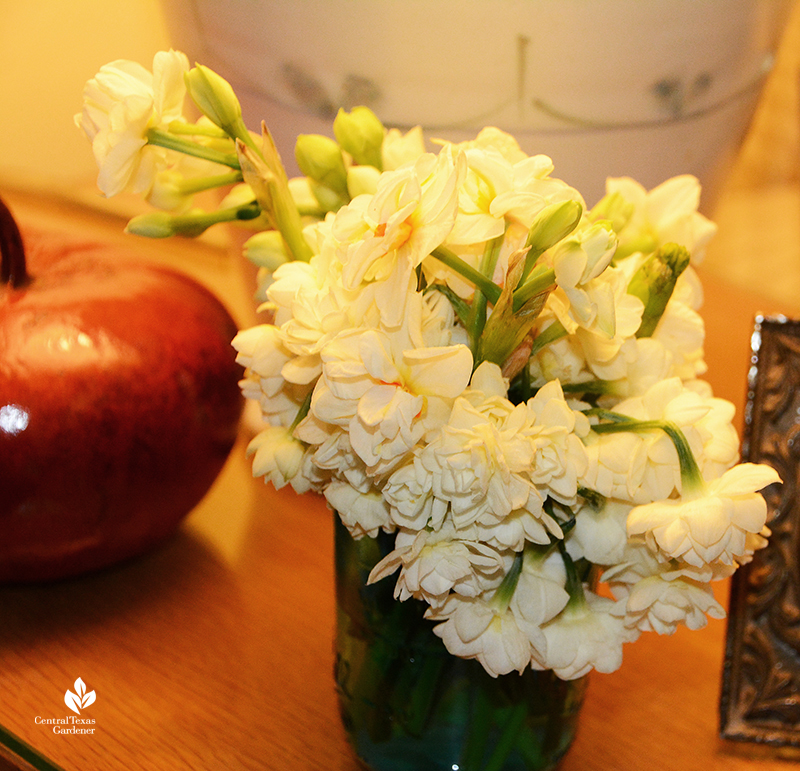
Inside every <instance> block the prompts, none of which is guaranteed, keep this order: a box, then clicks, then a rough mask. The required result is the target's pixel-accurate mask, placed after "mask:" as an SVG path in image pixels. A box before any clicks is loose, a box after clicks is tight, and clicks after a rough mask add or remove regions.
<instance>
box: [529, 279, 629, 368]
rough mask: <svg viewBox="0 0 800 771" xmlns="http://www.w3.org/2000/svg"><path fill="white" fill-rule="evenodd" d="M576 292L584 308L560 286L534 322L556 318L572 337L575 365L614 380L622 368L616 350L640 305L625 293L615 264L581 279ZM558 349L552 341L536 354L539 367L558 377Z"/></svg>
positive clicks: (624, 281)
mask: <svg viewBox="0 0 800 771" xmlns="http://www.w3.org/2000/svg"><path fill="white" fill-rule="evenodd" d="M581 293H582V294H581V297H582V298H583V299H582V300H581V302H582V308H583V310H582V314H581V315H576V314H575V313H573V307H572V305H571V303H570V300H569V298H568V296H567V295H566V293H565V292H564V291H563V290H561V289H556V290H555V291H554V292H551V294H550V295H549V297H548V298H547V303H546V305H545V309H544V311H543V312H542V315H541V320H540V321H539V327H540V329H541V330H546V329H547V327H548V326H549V325H550V323H551V322H552V321H555V320H557V321H559V322H560V323H561V324H562V326H563V327H564V329H566V331H567V332H568V333H569V334H570V336H571V337H570V338H568V346H570V347H572V349H573V352H572V354H571V355H572V356H575V357H577V362H578V367H579V368H580V369H585V370H587V371H588V372H590V373H591V376H592V378H596V379H600V380H618V379H620V378H622V377H623V376H624V375H625V371H626V362H625V360H624V358H621V357H620V350H621V348H622V346H623V344H624V343H625V341H626V340H628V339H630V338H631V337H633V336H634V335H635V334H636V331H637V330H638V329H639V326H640V324H641V321H642V313H643V312H644V305H643V304H642V301H641V300H640V299H639V298H638V297H634V295H632V294H628V278H627V276H626V274H625V273H624V272H623V271H621V270H619V269H617V268H614V267H608V268H606V269H605V270H604V271H603V272H602V273H601V274H600V275H599V276H597V277H596V278H594V279H590V280H589V281H588V282H586V283H585V284H584V285H583V286H582V287H581ZM576 297H577V295H576ZM584 317H585V321H584ZM562 348H563V346H562V347H560V348H557V347H556V346H553V345H551V346H548V347H547V348H545V349H544V350H543V351H541V352H540V353H539V355H538V357H537V358H538V359H539V367H540V368H541V370H542V372H543V373H544V375H545V377H546V379H553V378H554V377H559V371H560V370H561V369H562V368H563V366H564V365H563V364H561V362H560V361H559V358H558V357H559V351H560V350H561V349H562ZM568 355H569V354H568ZM572 366H573V367H574V366H575V365H574V364H573V365H572Z"/></svg>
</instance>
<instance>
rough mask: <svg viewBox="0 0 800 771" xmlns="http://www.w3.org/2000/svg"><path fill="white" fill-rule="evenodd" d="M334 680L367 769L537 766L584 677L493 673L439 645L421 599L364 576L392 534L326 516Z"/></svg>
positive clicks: (493, 770) (553, 758)
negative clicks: (397, 595)
mask: <svg viewBox="0 0 800 771" xmlns="http://www.w3.org/2000/svg"><path fill="white" fill-rule="evenodd" d="M335 540H336V599H337V631H336V665H335V675H336V686H337V691H338V694H339V703H340V709H341V713H342V720H343V723H344V727H345V731H346V732H347V735H348V738H349V740H350V743H351V744H352V746H353V748H354V750H355V752H356V755H357V756H358V758H359V760H360V761H361V763H362V764H363V765H364V767H365V768H368V769H372V770H373V771H419V770H420V769H425V771H512V770H513V771H544V770H545V769H552V768H555V767H556V765H557V764H558V762H559V760H560V759H561V758H562V756H563V755H564V753H565V752H566V751H567V749H568V748H569V746H570V744H571V743H572V740H573V738H574V735H575V730H576V727H577V721H578V713H579V710H580V707H581V704H582V701H583V696H584V693H585V690H586V678H582V679H579V680H572V681H563V680H560V679H559V678H557V677H556V676H555V675H554V674H553V673H552V672H551V671H546V672H537V671H534V670H531V669H526V670H525V672H524V673H523V674H522V675H519V674H517V673H516V672H514V673H511V674H509V675H505V676H501V677H497V678H493V677H491V676H490V675H489V674H488V673H487V672H486V671H485V670H484V668H483V666H482V665H481V664H480V663H479V662H477V661H474V660H465V659H460V658H458V657H456V656H453V655H451V654H450V653H448V652H447V650H446V648H445V647H444V644H443V643H442V641H441V640H440V639H439V638H438V637H437V636H436V635H435V634H434V633H433V626H434V625H433V623H432V622H430V621H427V620H426V619H425V618H424V617H423V614H424V611H425V607H426V606H425V604H424V603H422V602H419V601H417V600H414V599H410V600H407V601H406V602H399V601H397V600H395V599H394V597H393V592H394V583H395V582H394V580H393V578H388V579H384V580H383V581H380V582H378V583H377V584H374V585H372V586H367V585H366V581H367V576H368V575H369V572H370V570H371V569H372V567H373V565H375V564H376V563H377V562H378V561H379V560H380V559H381V558H382V557H383V556H384V555H386V554H387V553H388V552H389V551H390V550H391V549H392V548H393V543H394V537H393V536H391V535H387V534H383V533H382V534H381V535H380V536H379V537H378V538H375V539H373V538H362V539H360V540H354V539H353V538H352V537H351V536H350V534H349V533H348V532H347V530H346V529H345V528H344V526H343V525H342V524H341V522H340V521H339V518H338V516H337V517H336V531H335Z"/></svg>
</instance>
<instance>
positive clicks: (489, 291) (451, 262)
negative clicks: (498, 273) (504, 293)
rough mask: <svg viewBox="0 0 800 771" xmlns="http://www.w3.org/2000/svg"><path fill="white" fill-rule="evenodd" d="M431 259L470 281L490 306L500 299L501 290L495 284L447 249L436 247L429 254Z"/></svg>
mask: <svg viewBox="0 0 800 771" xmlns="http://www.w3.org/2000/svg"><path fill="white" fill-rule="evenodd" d="M431 257H435V258H436V259H437V260H439V262H442V263H444V264H445V265H447V267H448V268H452V269H453V270H454V271H455V272H456V273H458V274H459V275H460V276H463V277H464V278H465V279H467V281H471V282H472V283H473V284H475V286H476V287H477V288H478V289H480V290H481V292H483V294H484V295H485V296H486V299H487V300H488V301H489V302H490V303H492V305H494V304H495V303H496V302H497V301H498V300H499V299H500V291H501V290H500V287H499V286H497V284H495V283H494V282H493V281H491V280H490V279H488V278H486V276H484V275H483V273H481V272H480V271H479V270H476V269H475V268H473V267H472V266H471V265H469V264H467V263H466V262H464V260H462V259H461V258H460V257H459V256H458V255H457V254H453V252H451V251H450V250H449V249H448V248H447V247H445V246H439V247H437V248H436V249H434V250H433V252H432V253H431Z"/></svg>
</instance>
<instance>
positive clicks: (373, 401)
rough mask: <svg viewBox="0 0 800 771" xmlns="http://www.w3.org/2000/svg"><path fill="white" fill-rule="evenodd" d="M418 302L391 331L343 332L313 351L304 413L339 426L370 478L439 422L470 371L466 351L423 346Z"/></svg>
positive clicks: (395, 462) (460, 347) (458, 347)
mask: <svg viewBox="0 0 800 771" xmlns="http://www.w3.org/2000/svg"><path fill="white" fill-rule="evenodd" d="M421 303H422V300H421V298H420V296H419V295H412V296H411V297H410V298H409V302H408V309H409V314H408V315H407V316H406V318H405V319H404V324H403V327H401V328H400V329H398V330H396V331H393V332H391V333H389V332H382V331H380V330H374V329H373V330H367V331H360V330H352V331H349V332H344V333H342V334H340V335H339V336H337V337H336V338H334V339H333V340H332V341H331V342H329V343H328V344H327V345H326V346H325V348H324V349H323V350H322V352H321V357H322V362H323V367H322V375H321V377H320V380H319V381H318V383H317V385H316V387H315V390H314V397H313V399H312V402H311V414H312V416H313V417H315V418H316V419H317V420H319V421H321V422H323V423H331V424H333V425H337V426H341V427H342V428H346V430H347V431H348V432H349V434H350V442H351V445H352V447H353V450H354V451H355V453H356V454H357V455H358V456H359V457H360V458H361V459H362V460H363V461H364V463H365V464H366V465H367V466H368V467H369V468H371V469H372V472H373V473H375V474H378V473H386V472H389V471H391V469H392V468H393V467H395V466H397V465H398V464H399V463H400V462H401V461H402V460H403V457H404V456H405V455H406V454H407V453H408V452H409V451H411V450H412V448H413V447H414V445H415V444H416V443H417V442H418V441H419V440H420V439H421V438H422V437H423V435H424V434H425V433H426V432H428V431H430V430H433V429H434V428H437V427H438V426H440V425H442V424H443V423H444V422H445V421H446V420H447V417H448V415H449V413H450V408H451V405H452V402H453V399H455V397H456V396H458V395H459V394H460V393H461V392H462V391H463V390H464V388H465V387H466V385H467V383H468V382H469V378H470V375H471V372H472V354H471V353H470V351H469V349H468V348H467V347H466V346H464V345H450V346H426V345H425V342H426V341H425V340H424V337H423V333H422V304H421ZM415 343H417V344H419V345H415ZM304 430H305V429H304V425H303V424H302V423H301V424H300V426H299V427H298V431H297V436H299V437H300V438H301V439H303V440H304V441H311V439H310V438H308V437H306V436H305V435H304Z"/></svg>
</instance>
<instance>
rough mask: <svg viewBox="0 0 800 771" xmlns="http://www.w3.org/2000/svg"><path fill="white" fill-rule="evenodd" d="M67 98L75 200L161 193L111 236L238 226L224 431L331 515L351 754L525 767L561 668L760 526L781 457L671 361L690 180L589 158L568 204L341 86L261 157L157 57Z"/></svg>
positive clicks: (198, 89) (689, 357)
mask: <svg viewBox="0 0 800 771" xmlns="http://www.w3.org/2000/svg"><path fill="white" fill-rule="evenodd" d="M187 92H188V94H189V96H190V97H191V99H192V101H193V102H194V104H195V105H196V107H197V108H198V109H199V110H200V112H201V113H202V117H200V119H199V120H197V121H196V122H191V121H189V120H188V119H187V118H186V117H185V116H184V102H185V96H186V93H187ZM76 120H77V122H78V124H79V125H80V126H81V128H83V130H84V131H85V132H86V134H87V136H88V137H89V139H90V140H91V141H92V146H93V149H94V153H95V156H96V159H97V162H98V165H99V168H100V177H99V185H100V187H101V189H102V190H103V192H104V193H105V194H106V195H113V194H116V193H119V192H121V191H133V192H137V193H141V194H143V195H144V196H145V198H146V199H147V200H148V201H150V202H151V203H152V204H153V205H154V206H155V207H157V208H159V209H160V210H159V211H154V212H152V213H148V214H145V215H142V216H139V217H136V218H134V219H133V220H132V221H131V222H130V223H129V225H128V228H127V229H128V231H130V232H132V233H138V234H142V235H147V236H153V237H166V236H171V235H192V236H194V235H198V234H199V233H201V232H203V231H204V230H205V229H206V228H207V227H209V226H210V225H212V224H215V223H218V222H239V223H241V224H242V225H243V226H246V227H251V228H253V230H254V231H256V232H255V233H254V234H253V235H252V237H250V238H249V239H248V240H247V242H246V244H245V253H246V255H247V257H248V258H249V259H250V260H252V261H253V262H255V264H256V265H258V266H259V268H260V274H259V275H260V287H259V289H258V294H259V297H260V299H261V301H262V303H261V306H260V311H261V313H263V318H264V321H263V323H261V324H259V325H257V326H255V327H253V328H251V329H246V330H244V331H241V332H240V333H239V334H238V335H237V336H236V338H235V340H234V341H233V345H234V346H235V348H236V350H237V351H238V358H239V361H240V362H241V363H242V364H243V365H244V367H245V368H246V375H245V377H244V379H243V380H242V383H241V385H242V389H243V391H244V393H245V395H246V396H248V397H249V398H251V399H253V400H255V401H256V402H257V403H258V405H259V406H260V410H261V413H262V415H263V419H264V428H263V430H261V431H260V432H259V433H258V434H257V435H256V436H255V438H253V440H252V442H251V443H250V445H249V447H248V452H249V453H250V454H251V455H252V456H253V472H254V474H255V475H257V476H263V477H264V478H265V479H266V480H267V481H270V482H272V483H273V484H274V485H275V486H276V487H282V486H284V485H287V484H289V485H291V486H292V487H293V488H294V489H295V490H296V491H297V492H299V493H305V492H309V491H314V492H317V493H321V494H322V495H324V496H325V498H326V499H327V501H328V503H329V505H330V507H331V508H332V509H333V510H335V511H336V512H337V513H338V518H339V523H340V524H339V525H338V530H337V577H338V586H337V596H338V600H339V629H338V633H337V639H338V658H337V682H338V685H339V690H340V696H341V700H342V709H343V715H344V718H345V726H346V728H347V729H348V732H349V733H350V736H351V738H352V740H353V742H354V744H355V746H356V749H357V751H358V753H359V754H360V755H361V757H362V758H364V759H365V760H366V761H367V762H369V763H371V764H373V766H374V767H375V768H379V769H384V768H386V769H388V768H392V769H394V768H397V769H400V768H426V769H428V768H431V769H432V768H440V767H441V768H448V769H451V768H462V769H463V768H485V769H500V768H537V769H538V768H547V767H550V766H551V765H552V763H554V762H556V761H557V759H558V757H560V755H561V754H563V752H564V751H565V749H566V747H567V746H568V744H569V740H570V738H571V734H572V731H573V730H574V720H575V716H576V714H577V708H578V706H579V705H580V700H581V695H582V687H583V686H582V682H583V680H582V679H583V678H584V676H585V675H586V674H587V673H588V672H589V671H590V670H592V669H595V670H597V671H599V672H612V671H614V670H615V669H617V668H618V667H619V666H620V663H621V660H622V649H623V645H624V644H625V643H628V642H632V641H634V640H635V639H636V638H637V637H638V636H639V635H640V634H641V633H642V632H645V631H655V632H658V633H660V634H670V633H672V632H674V631H675V629H676V627H677V626H678V625H679V624H681V623H682V624H685V625H687V626H688V627H690V628H691V629H697V628H699V627H702V626H703V625H704V624H705V623H706V619H707V617H708V616H711V617H714V618H721V617H722V616H724V610H723V608H722V607H721V606H720V605H719V603H718V602H717V601H716V600H715V599H714V596H713V593H712V591H711V582H712V581H715V580H719V579H723V578H726V577H728V576H730V575H731V574H732V573H733V571H734V570H735V569H736V568H737V567H738V566H739V565H741V564H744V563H746V562H748V561H749V560H750V559H751V557H752V554H753V552H754V550H756V549H759V548H761V547H763V546H764V545H765V543H766V540H765V539H766V537H767V536H768V534H769V532H768V530H767V528H766V525H765V522H766V505H765V502H764V500H763V498H762V496H761V495H760V493H759V491H760V490H761V489H762V488H764V487H765V486H767V485H769V484H772V483H775V482H778V481H779V479H778V476H777V474H776V473H775V471H774V470H772V469H771V468H769V467H767V466H764V465H755V464H747V463H745V464H738V459H739V443H738V438H737V434H736V431H735V429H734V427H733V425H732V419H733V406H732V405H731V404H730V403H728V402H726V401H724V400H721V399H718V398H715V397H714V396H713V395H712V393H711V389H710V387H709V386H708V384H707V383H705V382H703V381H702V380H701V379H699V378H700V376H701V375H702V374H703V372H704V370H705V365H704V362H703V338H704V329H703V322H702V319H701V317H700V316H699V315H698V308H699V306H700V303H701V299H702V297H701V287H700V284H699V281H698V278H697V275H696V273H695V271H694V269H693V265H694V264H695V263H697V262H698V261H699V260H700V259H701V258H702V255H703V250H704V247H705V245H706V243H707V242H708V240H709V239H710V238H711V236H712V235H713V233H714V230H715V227H714V225H713V224H712V223H711V222H709V221H708V220H707V219H706V218H705V217H703V216H702V215H700V214H699V213H698V212H697V205H698V200H699V194H700V190H699V185H698V183H697V181H696V180H695V179H694V178H692V177H686V176H684V177H677V178H674V179H671V180H668V181H667V182H665V183H663V184H662V185H660V186H659V187H657V188H655V189H654V190H651V191H649V192H648V191H646V190H645V189H643V188H642V187H641V186H640V185H639V184H637V183H636V182H635V181H633V180H631V179H627V178H623V179H610V180H608V183H607V194H606V195H605V197H604V198H603V199H602V200H600V201H599V202H598V203H596V204H595V205H594V206H592V207H591V208H589V207H588V206H587V205H586V203H585V201H584V200H583V198H582V197H581V194H580V193H579V192H578V191H577V190H575V189H573V188H572V187H570V186H569V184H568V183H566V182H564V181H561V180H560V179H558V178H556V177H554V176H552V174H553V170H554V169H553V163H552V162H551V160H550V158H548V157H546V156H544V155H534V156H528V155H526V154H525V153H523V152H522V151H521V150H520V148H519V146H518V144H517V143H516V141H515V140H514V139H513V138H512V137H511V136H509V135H508V134H506V133H504V132H502V131H500V130H498V129H494V128H486V129H484V130H483V131H481V132H480V133H479V134H478V135H477V136H476V137H475V139H474V140H472V141H469V142H465V143H461V144H451V143H447V142H436V141H435V140H433V145H434V147H435V152H430V151H428V150H426V144H425V138H424V137H423V135H422V132H421V131H420V130H419V129H412V130H411V131H408V132H407V133H401V132H399V131H398V130H395V129H392V130H386V129H385V128H384V126H383V125H382V124H381V123H380V121H379V120H378V118H377V117H376V116H375V115H374V114H373V113H372V112H370V111H369V110H367V109H366V108H355V109H354V110H352V112H349V113H347V112H344V111H340V112H339V114H338V115H337V117H336V119H335V120H334V123H333V134H334V136H335V139H331V138H327V137H322V136H314V135H306V136H301V137H299V138H298V140H297V146H296V160H297V163H298V166H299V168H300V170H301V171H302V173H303V175H304V176H302V177H299V178H295V179H288V178H287V174H286V172H285V169H284V167H283V165H282V163H281V160H280V158H279V156H278V153H277V150H276V148H275V146H274V143H273V141H272V139H271V136H270V133H269V131H268V129H267V128H266V127H264V129H263V132H262V134H261V135H260V136H259V135H256V134H253V133H251V132H250V131H249V130H248V129H247V128H246V127H245V126H244V124H243V121H242V116H241V110H240V107H239V104H238V101H237V99H236V97H235V95H234V93H233V91H232V90H231V88H230V86H229V85H228V84H227V83H226V82H225V81H224V80H223V79H222V78H220V77H219V76H218V75H216V74H215V73H214V72H212V71H210V70H208V69H207V68H205V67H203V66H201V65H198V66H196V67H193V68H190V66H189V64H188V61H187V59H186V57H185V56H184V55H183V54H180V53H177V52H174V51H169V52H161V53H159V54H157V55H156V57H155V60H154V63H153V71H152V72H149V71H147V70H146V69H144V68H143V67H141V66H140V65H138V64H134V63H132V62H126V61H117V62H114V63H112V64H109V65H106V66H105V67H103V68H102V69H101V70H100V71H99V72H98V74H97V75H96V77H95V78H94V79H92V80H91V81H89V83H88V84H87V86H86V90H85V93H84V109H83V112H82V114H80V115H78V116H76ZM222 186H229V187H230V189H229V192H228V193H227V195H226V197H225V198H224V199H223V200H222V202H221V204H220V206H219V208H218V209H216V210H215V211H211V212H208V211H201V210H198V209H195V208H192V196H193V195H194V194H195V193H196V192H198V191H201V190H207V189H213V188H218V187H222ZM231 186H232V187H231ZM451 745H457V748H455V749H451ZM446 747H447V748H448V749H445V748H446ZM437 763H440V765H437Z"/></svg>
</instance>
